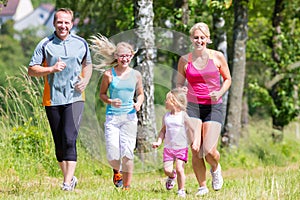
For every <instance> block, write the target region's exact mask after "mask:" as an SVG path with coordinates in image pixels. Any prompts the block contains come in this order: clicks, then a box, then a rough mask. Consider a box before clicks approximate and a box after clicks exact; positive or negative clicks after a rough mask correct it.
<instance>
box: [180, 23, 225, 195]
mask: <svg viewBox="0 0 300 200" xmlns="http://www.w3.org/2000/svg"><path fill="white" fill-rule="evenodd" d="M190 39H191V42H192V44H193V47H194V49H193V51H192V52H190V53H188V54H186V55H183V56H182V57H181V58H180V59H179V62H178V76H177V87H183V88H185V89H186V90H187V99H188V106H187V113H188V114H189V116H190V117H191V118H192V120H193V123H194V124H195V126H194V127H197V129H196V131H195V132H194V139H193V142H192V144H191V149H192V165H193V169H194V173H195V176H196V178H197V181H198V184H199V189H198V191H197V193H196V195H205V194H207V193H208V192H209V190H208V188H207V186H206V167H205V162H204V161H206V162H207V163H208V164H209V165H210V166H211V169H210V172H211V175H212V188H213V189H214V190H220V189H221V188H222V186H223V178H222V173H221V166H220V164H219V160H220V153H219V152H218V150H217V146H218V139H219V135H220V133H221V128H222V119H223V114H224V113H223V112H222V95H223V94H224V93H225V92H226V91H227V90H228V89H229V87H230V85H231V75H230V71H229V68H228V64H227V62H226V59H225V57H224V55H223V54H222V52H219V51H215V50H212V49H208V48H207V44H208V43H211V40H210V32H209V28H208V26H207V25H206V24H205V23H202V22H200V23H196V24H195V25H194V26H193V27H192V28H191V29H190ZM221 77H222V78H223V82H222V84H221V82H220V80H221V79H220V78H221ZM185 82H187V86H185Z"/></svg>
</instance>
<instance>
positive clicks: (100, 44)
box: [90, 34, 135, 71]
mask: <svg viewBox="0 0 300 200" xmlns="http://www.w3.org/2000/svg"><path fill="white" fill-rule="evenodd" d="M90 41H91V44H90V48H91V50H92V52H93V58H94V61H95V63H97V64H94V68H95V69H96V70H99V71H103V70H105V69H104V67H107V66H114V65H116V64H117V59H116V53H117V51H118V49H120V48H127V49H129V50H130V51H131V53H132V55H134V53H135V52H134V50H133V47H132V45H130V44H129V43H127V42H119V43H118V44H117V45H115V44H114V43H113V42H111V41H110V40H108V39H107V38H106V37H105V36H103V35H101V34H97V35H96V36H92V37H91V38H90Z"/></svg>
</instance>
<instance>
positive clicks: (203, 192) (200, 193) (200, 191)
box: [196, 186, 209, 196]
mask: <svg viewBox="0 0 300 200" xmlns="http://www.w3.org/2000/svg"><path fill="white" fill-rule="evenodd" d="M208 192H209V190H208V188H207V187H206V186H202V187H199V189H198V192H197V193H196V196H203V195H206V194H207V193H208Z"/></svg>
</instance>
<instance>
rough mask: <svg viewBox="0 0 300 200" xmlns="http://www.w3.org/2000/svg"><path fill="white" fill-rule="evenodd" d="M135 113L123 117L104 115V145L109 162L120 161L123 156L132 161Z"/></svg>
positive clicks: (134, 138)
mask: <svg viewBox="0 0 300 200" xmlns="http://www.w3.org/2000/svg"><path fill="white" fill-rule="evenodd" d="M137 121H138V119H137V115H136V113H132V114H125V115H106V121H105V123H104V127H105V143H106V156H107V159H108V160H109V161H111V160H120V159H122V158H123V157H124V156H126V157H127V158H128V159H133V157H134V152H133V151H134V149H135V144H136V137H137Z"/></svg>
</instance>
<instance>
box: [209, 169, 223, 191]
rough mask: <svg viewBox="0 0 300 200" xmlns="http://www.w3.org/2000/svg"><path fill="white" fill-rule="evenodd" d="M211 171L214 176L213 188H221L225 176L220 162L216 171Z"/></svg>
mask: <svg viewBox="0 0 300 200" xmlns="http://www.w3.org/2000/svg"><path fill="white" fill-rule="evenodd" d="M210 173H211V176H212V181H211V183H212V188H213V189H214V190H220V189H221V188H222V186H223V177H222V170H221V165H220V164H218V167H217V170H216V171H214V172H213V171H212V169H210Z"/></svg>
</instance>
